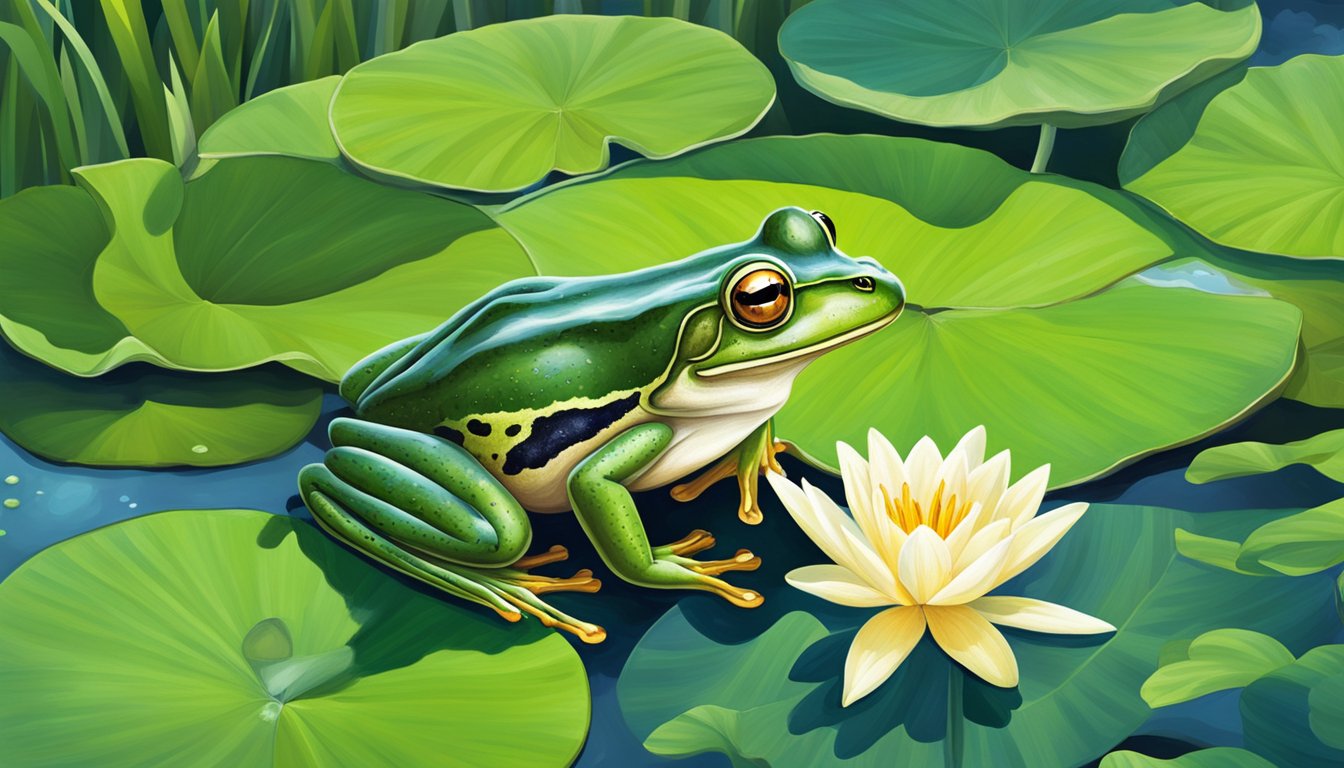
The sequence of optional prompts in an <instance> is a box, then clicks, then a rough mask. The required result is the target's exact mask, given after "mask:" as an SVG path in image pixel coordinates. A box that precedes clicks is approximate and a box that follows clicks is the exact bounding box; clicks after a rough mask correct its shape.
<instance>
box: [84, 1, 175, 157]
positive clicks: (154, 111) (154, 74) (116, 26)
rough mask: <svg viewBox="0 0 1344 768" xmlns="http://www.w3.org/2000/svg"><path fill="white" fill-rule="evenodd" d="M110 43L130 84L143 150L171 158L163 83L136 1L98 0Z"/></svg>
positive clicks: (170, 138) (138, 4) (171, 143)
mask: <svg viewBox="0 0 1344 768" xmlns="http://www.w3.org/2000/svg"><path fill="white" fill-rule="evenodd" d="M101 2H102V6H103V18H105V19H106V20H107V27H108V31H109V32H111V34H112V42H113V43H114V44H115V45H116V47H117V52H118V53H119V54H120V56H121V61H122V66H123V69H124V70H125V72H126V77H127V79H128V80H129V81H130V85H131V99H132V101H134V103H135V116H136V121H137V123H138V124H139V126H140V137H141V139H142V140H143V141H144V144H145V151H146V152H147V153H148V154H149V155H150V156H151V157H157V158H159V159H161V160H172V158H173V139H172V135H171V132H170V130H169V128H168V107H167V103H166V102H165V101H164V99H163V82H162V81H161V80H160V79H159V73H158V69H157V67H155V65H154V50H153V48H152V47H150V41H149V27H148V25H147V24H146V22H145V14H144V10H143V9H142V8H141V6H140V2H139V0H101Z"/></svg>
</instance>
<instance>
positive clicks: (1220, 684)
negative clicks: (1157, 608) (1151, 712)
mask: <svg viewBox="0 0 1344 768" xmlns="http://www.w3.org/2000/svg"><path fill="white" fill-rule="evenodd" d="M1293 661H1294V659H1293V654H1292V653H1290V652H1289V651H1288V649H1287V648H1284V647H1283V643H1280V642H1279V641H1278V640H1275V639H1274V638H1272V637H1270V636H1269V635H1265V634H1261V633H1259V632H1251V631H1248V630H1245V629H1215V630H1213V631H1212V632H1205V633H1204V634H1202V635H1200V636H1199V637H1197V638H1195V639H1194V640H1193V641H1192V642H1191V643H1190V644H1189V645H1187V646H1186V647H1185V648H1184V651H1183V652H1182V653H1181V654H1180V655H1179V657H1177V658H1174V659H1163V660H1162V666H1160V667H1158V669H1157V671H1156V672H1154V673H1153V675H1152V677H1150V678H1148V680H1147V681H1145V682H1144V684H1143V688H1141V689H1140V690H1139V693H1140V694H1141V695H1142V696H1143V700H1144V701H1146V702H1148V706H1150V707H1152V708H1154V709H1156V708H1158V707H1165V706H1169V705H1171V704H1179V703H1180V702H1183V701H1189V700H1191V699H1195V698H1199V697H1200V696H1204V695H1207V694H1210V693H1213V692H1215V691H1225V690H1228V689H1230V688H1244V687H1246V686H1247V685H1250V684H1251V683H1253V682H1255V681H1256V680H1258V679H1260V678H1261V677H1263V676H1265V675H1267V674H1269V673H1270V672H1273V671H1274V670H1276V669H1279V668H1280V667H1283V666H1285V665H1287V664H1292V663H1293Z"/></svg>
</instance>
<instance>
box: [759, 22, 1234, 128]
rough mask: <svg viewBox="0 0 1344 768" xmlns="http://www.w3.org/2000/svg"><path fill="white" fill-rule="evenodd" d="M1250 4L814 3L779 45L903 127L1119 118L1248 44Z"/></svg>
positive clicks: (818, 76)
mask: <svg viewBox="0 0 1344 768" xmlns="http://www.w3.org/2000/svg"><path fill="white" fill-rule="evenodd" d="M1259 40H1260V12H1259V10H1258V9H1257V8H1256V6H1255V3H1253V2H1250V1H1249V0H1244V1H1242V2H1213V1H1210V2H1200V1H1197V0H1077V1H1074V2H1068V3H1040V2H1034V0H1007V1H1004V0H956V1H955V2H951V3H937V4H933V3H927V2H920V0H815V1H814V2H812V3H809V4H808V5H806V6H804V7H803V8H801V9H799V10H798V11H797V12H796V13H794V14H793V15H792V16H790V17H789V19H788V21H786V22H785V23H784V26H783V28H782V29H781V30H780V34H779V48H780V52H781V53H782V54H783V55H784V57H785V58H786V59H787V60H788V62H789V67H790V68H791V69H792V70H793V74H794V77H795V78H796V79H797V80H798V82H799V83H801V84H802V86H803V87H804V88H807V89H808V90H810V91H812V92H813V93H815V94H817V95H818V96H821V97H822V98H824V99H826V100H828V101H832V102H835V103H837V104H842V105H845V106H852V107H858V108H859V109H864V110H867V111H869V112H876V113H877V114H881V115H886V116H888V117H892V118H895V119H897V120H902V121H905V122H911V123H920V124H923V125H935V126H982V127H1001V126H1011V125H1036V124H1042V123H1044V124H1048V125H1053V126H1057V127H1063V128H1076V127H1081V126H1087V125H1098V124H1103V123H1113V122H1118V121H1121V120H1125V119H1127V118H1129V117H1133V116H1134V115H1138V114H1142V113H1143V112H1146V111H1147V110H1149V109H1151V108H1152V107H1153V105H1155V104H1157V103H1159V102H1160V101H1162V100H1163V99H1165V98H1167V97H1168V96H1170V95H1172V94H1174V93H1178V92H1180V91H1181V90H1183V89H1185V88H1187V87H1189V86H1190V85H1192V84H1194V83H1197V82H1199V81H1200V80H1203V79H1204V78H1206V77H1208V76H1210V75H1212V74H1214V73H1216V72H1218V71H1220V70H1222V69H1225V68H1227V67H1228V66H1231V65H1232V64H1233V63H1235V62H1237V61H1239V60H1241V59H1244V58H1246V57H1247V56H1249V55H1251V53H1252V52H1254V51H1255V46H1256V43H1257V42H1259Z"/></svg>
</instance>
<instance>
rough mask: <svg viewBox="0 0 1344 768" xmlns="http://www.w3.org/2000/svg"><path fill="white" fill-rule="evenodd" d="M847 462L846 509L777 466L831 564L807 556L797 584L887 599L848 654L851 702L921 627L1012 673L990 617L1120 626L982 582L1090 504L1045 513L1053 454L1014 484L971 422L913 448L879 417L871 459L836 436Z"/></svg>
mask: <svg viewBox="0 0 1344 768" xmlns="http://www.w3.org/2000/svg"><path fill="white" fill-rule="evenodd" d="M837 448H838V451H839V457H840V473H841V476H842V477H843V479H844V487H845V496H846V498H847V499H848V501H849V508H850V511H851V512H852V514H853V518H852V519H851V518H850V516H849V515H847V514H845V512H844V510H842V509H841V508H840V507H839V506H837V505H836V503H835V502H834V501H832V500H831V499H830V498H829V497H828V496H827V495H826V494H825V493H823V492H822V491H820V490H819V489H817V488H816V487H815V486H813V485H811V484H810V483H808V482H807V481H806V480H804V481H803V484H802V487H799V486H797V485H794V484H793V483H792V482H791V481H789V480H787V479H785V478H784V477H783V476H782V475H778V474H773V473H772V474H770V475H768V476H767V477H768V479H769V482H770V485H771V486H772V487H773V488H774V489H775V493H777V494H778V495H779V498H780V500H781V501H783V503H784V506H785V507H786V508H788V510H789V513H790V514H791V515H793V519H794V520H796V521H797V522H798V525H799V526H800V527H801V528H802V529H803V531H804V532H805V533H807V535H808V537H810V538H811V539H812V541H814V542H815V543H816V544H817V546H818V547H820V548H821V551H822V552H824V553H825V554H826V555H827V557H829V558H830V559H831V560H832V561H834V563H835V564H834V565H809V566H806V567H803V568H798V569H795V570H793V571H791V572H789V574H788V575H787V576H786V577H785V578H786V580H787V581H788V582H789V584H791V585H793V586H794V587H797V588H798V589H801V590H803V591H804V592H808V593H811V594H813V595H816V596H817V597H820V598H823V599H825V600H829V601H831V602H833V603H838V604H840V605H847V606H853V607H858V608H875V607H883V606H891V607H888V608H887V609H886V610H884V611H882V612H881V613H878V614H877V615H875V616H873V617H872V618H871V619H869V620H868V621H867V623H865V624H864V625H863V627H862V628H860V629H859V632H858V634H857V635H856V636H855V637H854V642H853V644H852V645H851V646H850V648H849V655H848V657H847V658H846V659H845V684H844V692H843V694H842V703H843V705H844V706H849V705H850V704H853V703H854V702H856V701H858V700H859V699H861V698H863V697H864V696H866V695H868V694H869V693H871V692H872V691H873V690H874V689H876V688H877V687H878V686H879V685H881V684H882V683H883V682H885V681H886V679H887V678H888V677H890V676H891V674H892V673H893V672H895V671H896V668H897V667H898V666H900V664H901V662H902V661H904V660H905V658H906V657H907V656H908V655H909V654H910V652H911V651H912V650H913V649H914V647H915V645H916V644H917V643H918V642H919V639H920V638H921V637H923V636H924V630H925V629H926V628H927V629H928V631H929V632H930V633H931V634H932V635H933V639H934V640H935V641H936V642H937V643H938V645H939V646H940V647H941V648H942V649H943V651H945V652H946V653H947V655H949V656H951V657H952V658H953V659H955V660H956V661H957V662H959V663H960V664H961V665H962V666H964V667H966V668H967V669H969V670H970V671H971V672H973V673H975V674H976V675H978V676H980V677H981V678H984V679H985V680H986V681H988V682H990V683H992V684H994V685H997V686H1001V687H1004V688H1011V687H1013V686H1016V685H1017V682H1018V670H1017V659H1016V658H1015V657H1014V656H1013V651H1012V649H1011V648H1010V647H1009V646H1008V641H1007V640H1005V639H1004V637H1003V634H1002V633H1001V632H999V630H998V629H996V628H995V627H994V625H995V624H999V625H1001V626H1005V627H1018V628H1021V629H1029V630H1034V631H1037V632H1050V633H1055V634H1088V635H1090V634H1096V633H1099V632H1111V631H1114V630H1115V627H1113V626H1111V625H1110V624H1107V623H1106V622H1104V621H1102V620H1100V619H1096V618H1093V617H1091V616H1088V615H1087V614H1084V613H1080V612H1078V611H1075V610H1073V609H1071V608H1066V607H1064V606H1062V605H1056V604H1054V603H1048V602H1045V601H1043V600H1035V599H1032V598H1028V597H1003V596H997V595H995V596H989V597H986V594H987V593H989V592H990V591H991V590H993V589H995V588H996V587H998V586H999V585H1001V584H1003V583H1004V582H1005V581H1007V580H1009V579H1011V578H1012V577H1014V576H1016V575H1017V574H1019V573H1021V572H1023V571H1025V570H1026V569H1027V568H1030V567H1031V566H1032V565H1033V564H1034V563H1035V562H1036V561H1037V560H1040V559H1041V557H1042V556H1043V555H1044V554H1045V553H1046V552H1048V551H1049V550H1050V548H1051V547H1053V546H1054V545H1055V543H1056V542H1058V541H1059V540H1060V538H1062V537H1063V536H1064V534H1065V533H1067V532H1068V530H1069V528H1071V527H1072V526H1073V524H1074V523H1076V522H1077V521H1078V519H1079V518H1081V517H1082V515H1083V512H1085V511H1086V510H1087V504H1086V503H1082V502H1079V503H1074V504H1066V505H1064V506H1062V507H1060V508H1058V509H1055V510H1052V511H1050V512H1048V513H1046V514H1043V515H1039V516H1038V515H1037V514H1036V512H1037V510H1038V509H1039V507H1040V505H1041V499H1042V498H1043V497H1044V496H1045V489H1046V486H1047V483H1048V481H1049V477H1050V465H1049V464H1047V465H1045V466H1043V467H1040V468H1038V469H1036V470H1034V471H1032V472H1029V473H1028V474H1027V475H1026V476H1025V477H1023V478H1022V479H1021V480H1018V481H1017V482H1016V483H1014V484H1012V485H1009V484H1008V476H1009V453H1008V451H1003V452H1002V453H999V454H997V455H996V456H994V457H993V458H991V459H990V460H989V461H985V460H984V456H985V429H984V427H976V428H975V429H973V430H971V431H970V432H968V433H967V434H966V436H965V437H963V438H962V439H961V441H960V442H959V443H957V446H956V447H955V448H953V449H952V452H951V453H949V454H948V455H947V458H946V459H944V458H943V457H942V455H941V454H940V453H939V452H938V446H937V445H935V444H934V442H933V440H931V439H930V438H928V437H924V438H923V439H921V440H920V441H919V442H918V443H916V444H915V447H914V448H913V449H912V450H911V451H910V455H909V456H907V457H906V458H905V459H904V460H902V459H901V456H900V454H898V453H897V452H896V449H895V448H893V447H892V445H891V443H890V442H889V441H888V440H887V439H886V438H885V437H884V436H882V434H881V433H879V432H878V431H877V430H870V431H869V433H868V460H867V461H865V460H864V459H863V457H861V456H859V454H858V453H857V452H856V451H855V450H854V449H853V448H851V447H849V446H848V445H846V444H845V443H839V444H838V446H837Z"/></svg>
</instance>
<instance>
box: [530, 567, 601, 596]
mask: <svg viewBox="0 0 1344 768" xmlns="http://www.w3.org/2000/svg"><path fill="white" fill-rule="evenodd" d="M509 583H511V584H516V585H518V586H520V587H522V588H523V589H526V590H527V591H529V592H531V593H532V594H534V595H542V594H545V593H547V592H596V591H598V590H599V589H601V588H602V581H601V579H595V578H593V572H592V571H591V570H589V569H587V568H583V569H581V570H579V571H578V572H576V573H575V574H574V575H573V576H570V577H568V578H557V577H555V576H537V575H535V574H531V573H526V574H523V575H521V576H517V577H514V578H511V579H509Z"/></svg>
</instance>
